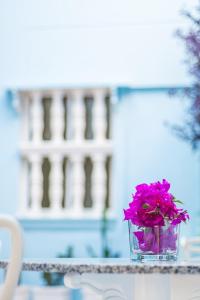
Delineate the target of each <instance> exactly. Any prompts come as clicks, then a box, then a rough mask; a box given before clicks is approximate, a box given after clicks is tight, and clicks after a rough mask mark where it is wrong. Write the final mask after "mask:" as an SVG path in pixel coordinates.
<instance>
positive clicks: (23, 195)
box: [19, 157, 30, 216]
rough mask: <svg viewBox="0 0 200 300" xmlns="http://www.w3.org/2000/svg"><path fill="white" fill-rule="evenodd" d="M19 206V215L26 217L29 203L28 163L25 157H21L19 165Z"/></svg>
mask: <svg viewBox="0 0 200 300" xmlns="http://www.w3.org/2000/svg"><path fill="white" fill-rule="evenodd" d="M20 169H21V172H20V206H19V214H20V215H22V216H23V215H26V214H27V213H28V212H29V211H30V208H29V207H28V201H29V181H28V179H29V170H28V161H27V159H26V158H25V157H21V164H20Z"/></svg>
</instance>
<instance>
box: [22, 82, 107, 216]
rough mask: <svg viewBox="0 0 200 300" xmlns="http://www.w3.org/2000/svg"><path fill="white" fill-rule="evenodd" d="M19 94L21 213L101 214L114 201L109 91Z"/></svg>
mask: <svg viewBox="0 0 200 300" xmlns="http://www.w3.org/2000/svg"><path fill="white" fill-rule="evenodd" d="M19 95H20V104H21V105H20V108H21V142H20V153H21V178H20V182H21V195H20V209H19V213H20V215H22V216H26V217H32V218H36V217H53V218H60V217H66V218H85V217H86V218H88V217H89V218H99V217H100V216H101V215H102V211H103V209H104V207H105V205H106V206H107V207H110V208H111V206H112V204H111V200H110V199H111V197H110V183H111V159H112V139H111V132H110V128H111V116H110V90H109V89H108V88H101V89H90V90H89V89H67V90H48V91H44V90H38V91H20V92H19Z"/></svg>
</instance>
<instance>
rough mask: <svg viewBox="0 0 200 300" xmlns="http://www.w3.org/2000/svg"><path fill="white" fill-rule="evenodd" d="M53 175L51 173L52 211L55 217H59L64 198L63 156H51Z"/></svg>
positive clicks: (56, 154) (55, 154)
mask: <svg viewBox="0 0 200 300" xmlns="http://www.w3.org/2000/svg"><path fill="white" fill-rule="evenodd" d="M50 160H51V173H50V207H51V208H50V209H51V211H52V212H53V215H54V216H56V215H59V214H60V212H61V211H62V196H63V169H62V156H61V155H60V154H58V153H54V154H53V155H51V156H50Z"/></svg>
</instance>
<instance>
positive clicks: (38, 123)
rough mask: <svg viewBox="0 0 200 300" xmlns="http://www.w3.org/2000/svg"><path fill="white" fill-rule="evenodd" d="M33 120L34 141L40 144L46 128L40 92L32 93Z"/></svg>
mask: <svg viewBox="0 0 200 300" xmlns="http://www.w3.org/2000/svg"><path fill="white" fill-rule="evenodd" d="M31 119H32V141H33V142H34V143H39V142H41V140H42V132H43V128H44V124H43V109H42V97H41V95H40V93H39V92H34V93H32V105H31Z"/></svg>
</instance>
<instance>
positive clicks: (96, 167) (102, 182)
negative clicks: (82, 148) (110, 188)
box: [92, 153, 106, 217]
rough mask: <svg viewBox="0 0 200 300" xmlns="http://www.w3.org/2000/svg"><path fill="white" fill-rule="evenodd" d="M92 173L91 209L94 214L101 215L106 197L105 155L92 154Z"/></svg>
mask: <svg viewBox="0 0 200 300" xmlns="http://www.w3.org/2000/svg"><path fill="white" fill-rule="evenodd" d="M92 160H93V173H92V198H93V211H94V214H95V215H96V216H98V217H99V216H101V215H102V212H103V209H104V205H105V198H106V168H105V156H104V155H103V154H101V153H97V154H95V155H93V156H92Z"/></svg>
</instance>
